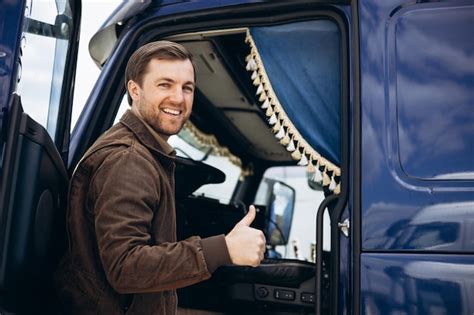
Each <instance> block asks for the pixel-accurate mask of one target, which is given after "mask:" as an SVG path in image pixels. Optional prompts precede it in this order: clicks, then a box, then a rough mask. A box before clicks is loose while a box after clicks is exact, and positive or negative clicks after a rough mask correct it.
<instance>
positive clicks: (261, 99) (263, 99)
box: [258, 91, 268, 103]
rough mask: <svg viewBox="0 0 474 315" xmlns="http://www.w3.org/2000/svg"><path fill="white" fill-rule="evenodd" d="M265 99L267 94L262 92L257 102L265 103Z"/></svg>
mask: <svg viewBox="0 0 474 315" xmlns="http://www.w3.org/2000/svg"><path fill="white" fill-rule="evenodd" d="M267 98H268V96H267V93H265V91H263V92H262V94H260V97H259V98H258V101H259V102H260V103H261V102H263V101H265V100H266V99H267Z"/></svg>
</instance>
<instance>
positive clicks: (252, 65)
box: [245, 59, 257, 71]
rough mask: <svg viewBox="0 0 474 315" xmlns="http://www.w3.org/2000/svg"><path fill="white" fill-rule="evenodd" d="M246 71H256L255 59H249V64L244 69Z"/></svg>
mask: <svg viewBox="0 0 474 315" xmlns="http://www.w3.org/2000/svg"><path fill="white" fill-rule="evenodd" d="M245 69H246V70H247V71H255V70H257V63H256V62H255V59H250V60H249V62H248V63H247V66H246V67H245Z"/></svg>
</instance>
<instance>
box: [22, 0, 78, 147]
mask: <svg viewBox="0 0 474 315" xmlns="http://www.w3.org/2000/svg"><path fill="white" fill-rule="evenodd" d="M71 18H72V17H71V8H70V5H69V2H68V1H54V0H42V1H27V3H26V6H25V20H24V23H23V34H22V45H21V47H20V49H21V53H20V59H19V71H18V85H17V92H18V94H20V96H21V98H22V104H23V107H24V110H25V112H28V114H29V115H30V116H31V117H32V118H33V119H34V120H36V121H37V122H39V123H40V124H41V125H43V126H45V127H46V129H47V130H48V133H49V134H50V135H51V137H52V138H54V135H55V131H56V123H57V118H58V111H59V106H60V97H61V90H62V85H63V78H64V73H65V66H66V57H67V56H66V55H67V51H68V44H69V39H70V37H71Z"/></svg>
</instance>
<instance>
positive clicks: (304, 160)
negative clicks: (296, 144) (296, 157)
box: [298, 151, 308, 166]
mask: <svg viewBox="0 0 474 315" xmlns="http://www.w3.org/2000/svg"><path fill="white" fill-rule="evenodd" d="M298 165H299V166H306V165H308V158H307V157H306V154H305V153H304V151H303V154H302V155H301V160H300V161H299V162H298Z"/></svg>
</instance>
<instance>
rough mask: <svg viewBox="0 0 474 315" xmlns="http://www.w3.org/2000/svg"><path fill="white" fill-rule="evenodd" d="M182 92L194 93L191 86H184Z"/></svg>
mask: <svg viewBox="0 0 474 315" xmlns="http://www.w3.org/2000/svg"><path fill="white" fill-rule="evenodd" d="M183 90H184V91H185V92H188V93H193V92H194V87H192V86H185V87H184V88H183Z"/></svg>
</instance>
